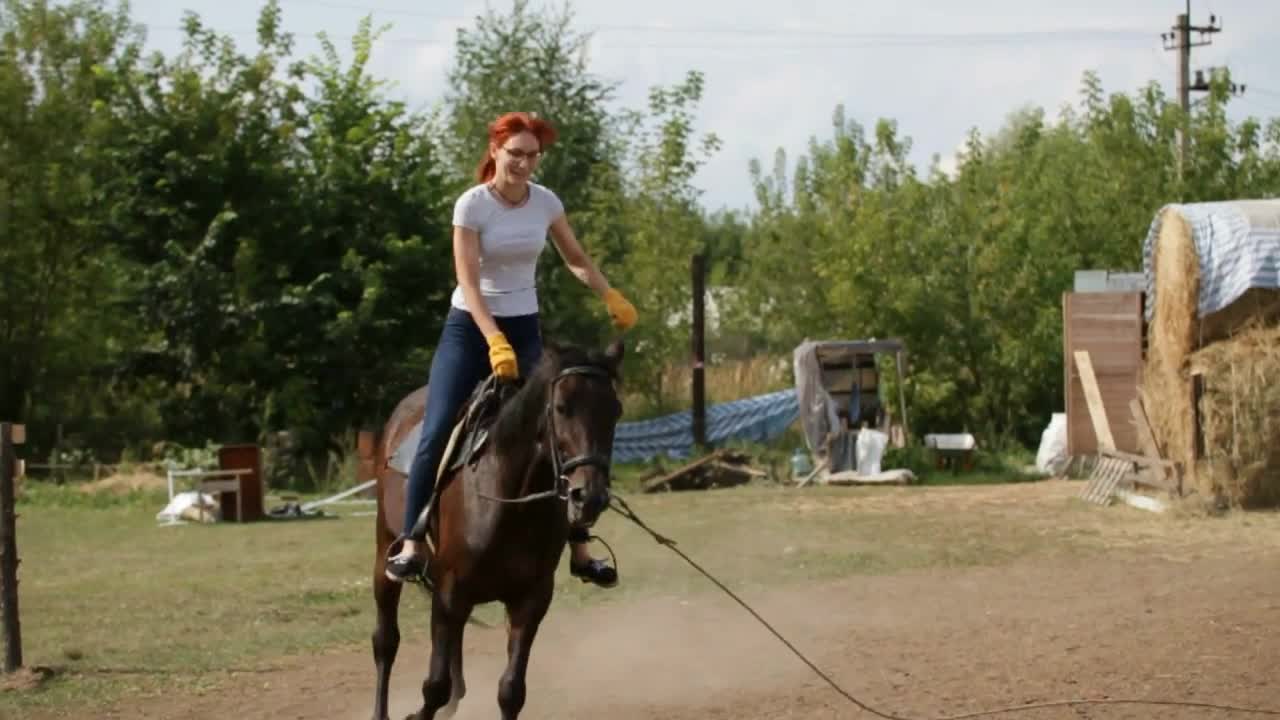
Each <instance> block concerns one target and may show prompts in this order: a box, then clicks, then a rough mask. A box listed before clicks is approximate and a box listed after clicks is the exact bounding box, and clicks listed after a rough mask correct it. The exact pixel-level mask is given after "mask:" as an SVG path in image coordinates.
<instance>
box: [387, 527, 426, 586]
mask: <svg viewBox="0 0 1280 720" xmlns="http://www.w3.org/2000/svg"><path fill="white" fill-rule="evenodd" d="M403 547H404V538H403V537H400V538H397V539H396V541H395V542H393V543H392V544H391V546H390V547H389V548H387V563H386V569H385V570H384V571H383V574H384V575H386V577H387V579H388V580H390V581H392V582H400V583H414V584H416V585H422V586H423V587H424V588H426V589H427V590H434V586H433V584H432V583H431V577H430V575H429V574H428V572H429V571H430V569H431V556H432V555H434V554H435V553H434V548H432V547H430V543H428V547H427V549H426V552H417V553H414V554H413V555H409V556H407V557H406V556H402V555H401V554H400V552H399V549H401V548H403Z"/></svg>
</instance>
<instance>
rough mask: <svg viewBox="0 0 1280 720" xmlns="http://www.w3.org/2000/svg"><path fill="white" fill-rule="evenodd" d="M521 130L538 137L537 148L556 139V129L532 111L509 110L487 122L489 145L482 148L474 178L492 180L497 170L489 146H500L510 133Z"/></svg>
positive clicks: (514, 133) (543, 148)
mask: <svg viewBox="0 0 1280 720" xmlns="http://www.w3.org/2000/svg"><path fill="white" fill-rule="evenodd" d="M523 132H527V133H532V134H533V136H534V137H535V138H537V139H538V149H539V150H545V149H546V148H548V147H550V146H551V144H552V143H554V142H555V141H556V129H555V128H554V127H552V126H551V123H549V122H547V121H546V120H543V119H542V118H540V117H536V116H535V115H533V114H532V113H527V112H509V113H507V114H506V115H502V116H501V117H499V118H498V119H497V120H494V121H493V122H491V123H489V147H486V148H485V149H484V158H483V159H482V160H481V161H480V166H479V167H477V168H476V179H478V180H479V181H480V182H482V183H483V182H489V181H490V180H492V179H493V176H494V175H495V174H496V173H497V172H498V166H497V163H496V162H494V159H493V155H492V154H491V153H490V148H491V147H492V146H494V145H496V146H498V147H501V146H502V145H504V144H506V142H507V140H508V139H509V138H511V136H512V135H519V134H520V133H523Z"/></svg>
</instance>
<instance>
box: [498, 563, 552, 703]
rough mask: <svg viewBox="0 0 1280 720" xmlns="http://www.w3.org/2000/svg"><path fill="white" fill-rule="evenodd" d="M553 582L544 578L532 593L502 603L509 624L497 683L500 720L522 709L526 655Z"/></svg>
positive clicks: (527, 659)
mask: <svg viewBox="0 0 1280 720" xmlns="http://www.w3.org/2000/svg"><path fill="white" fill-rule="evenodd" d="M553 582H554V581H553V579H552V578H551V576H548V577H547V579H546V580H545V581H544V582H543V583H542V584H541V585H540V586H539V587H537V588H536V589H535V590H534V591H533V592H531V593H529V594H528V595H525V596H524V597H522V598H517V599H515V600H510V601H506V602H505V605H506V607H507V617H508V618H509V622H510V624H509V626H508V628H507V669H506V672H504V673H503V674H502V679H501V680H500V681H499V683H498V706H499V707H500V708H502V720H516V717H517V716H519V715H520V711H521V710H522V709H523V708H524V700H525V682H524V678H525V673H526V672H527V671H528V670H529V652H530V651H531V650H532V649H533V639H534V636H536V635H537V634H538V626H539V625H540V624H541V623H542V618H543V617H545V616H546V614H547V608H549V607H551V595H552V591H553V590H554V585H553Z"/></svg>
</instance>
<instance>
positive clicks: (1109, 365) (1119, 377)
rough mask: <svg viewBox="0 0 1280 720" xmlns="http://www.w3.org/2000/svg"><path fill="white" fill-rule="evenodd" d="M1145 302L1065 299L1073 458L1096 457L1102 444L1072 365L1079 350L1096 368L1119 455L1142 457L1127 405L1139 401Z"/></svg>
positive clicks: (1109, 295)
mask: <svg viewBox="0 0 1280 720" xmlns="http://www.w3.org/2000/svg"><path fill="white" fill-rule="evenodd" d="M1142 302H1143V294H1142V293H1138V292H1096V293H1075V292H1070V293H1064V294H1063V297H1062V325H1063V328H1062V340H1063V358H1062V365H1063V375H1064V389H1065V393H1064V395H1065V405H1066V411H1067V452H1068V453H1069V454H1070V455H1072V456H1076V455H1091V454H1095V453H1097V452H1098V438H1097V436H1096V435H1095V434H1094V431H1093V423H1092V421H1091V420H1090V418H1089V406H1088V402H1087V401H1086V399H1085V392H1084V387H1083V385H1082V384H1081V382H1080V373H1079V370H1078V369H1077V367H1076V363H1075V361H1074V353H1075V352H1076V351H1077V350H1086V351H1088V353H1089V357H1090V360H1091V361H1092V363H1093V372H1094V374H1095V376H1096V378H1097V383H1098V390H1099V394H1100V395H1101V397H1102V404H1103V406H1104V407H1105V408H1106V414H1107V421H1108V423H1109V424H1110V426H1111V434H1112V437H1113V439H1114V440H1115V444H1116V449H1117V450H1122V451H1125V452H1130V453H1139V452H1141V448H1140V446H1139V444H1138V434H1137V432H1136V430H1135V428H1134V424H1133V421H1132V415H1131V412H1130V409H1129V403H1130V401H1131V400H1133V399H1134V398H1136V397H1138V386H1139V384H1140V383H1141V382H1142V355H1143V353H1142V342H1143V336H1144V330H1143V318H1142Z"/></svg>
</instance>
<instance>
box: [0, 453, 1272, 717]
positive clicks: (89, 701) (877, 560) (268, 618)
mask: <svg viewBox="0 0 1280 720" xmlns="http://www.w3.org/2000/svg"><path fill="white" fill-rule="evenodd" d="M757 450H758V454H759V456H760V458H763V460H760V459H758V460H757V462H767V461H768V460H770V459H772V460H774V461H777V460H778V459H779V458H780V457H785V453H786V450H785V447H784V446H782V445H779V446H778V447H774V448H764V449H757ZM903 459H904V460H911V459H910V458H903ZM1022 459H1024V458H1019V457H1017V456H1012V457H1009V456H995V455H993V456H990V457H984V458H980V461H979V463H978V467H976V468H975V469H974V471H973V472H971V473H960V474H957V475H954V476H953V475H951V474H950V473H949V472H945V473H938V474H929V475H926V479H927V481H926V483H925V487H919V486H916V487H905V488H832V487H808V488H804V489H797V488H788V487H783V486H780V485H776V484H772V483H769V482H767V481H763V482H758V483H754V484H752V485H748V486H743V487H739V488H733V489H725V490H715V491H709V492H685V493H662V494H654V495H640V494H638V493H636V492H635V491H634V488H635V487H636V485H637V484H638V482H639V478H640V477H642V476H643V473H644V472H646V471H647V470H650V469H651V468H648V467H646V466H642V465H637V466H629V467H623V468H619V469H618V480H617V485H618V487H619V490H620V492H622V493H623V494H624V495H625V497H626V499H627V500H628V502H630V503H631V505H632V506H633V507H634V508H635V509H636V511H637V512H638V513H640V515H641V517H643V518H644V519H645V521H646V522H648V523H649V524H650V525H651V526H653V527H654V528H655V529H656V530H658V531H659V532H662V533H664V534H666V535H669V536H670V537H672V538H674V539H676V540H677V541H678V542H679V544H680V547H681V548H682V549H683V550H684V551H685V552H687V553H689V554H690V555H692V556H693V557H694V558H695V559H696V560H697V561H698V562H699V563H701V564H703V565H704V566H705V567H706V568H707V569H708V570H709V571H711V572H712V573H714V574H715V575H716V576H717V577H718V578H720V579H721V580H723V581H724V582H726V583H727V584H729V585H730V586H731V587H733V588H734V589H735V590H738V591H741V592H744V593H748V594H749V593H751V592H759V591H762V590H764V589H771V588H777V587H780V586H787V585H792V584H798V583H806V582H812V581H818V580H824V579H833V578H842V577H848V576H857V575H876V574H889V573H899V572H906V571H912V570H925V569H930V568H957V567H959V568H964V567H974V566H980V565H998V564H1003V563H1009V562H1015V561H1022V560H1027V559H1030V558H1050V557H1061V556H1066V555H1070V556H1072V557H1080V556H1082V555H1089V554H1095V553H1105V552H1113V551H1115V550H1116V549H1117V548H1148V547H1158V548H1160V549H1161V551H1162V552H1169V553H1173V552H1177V548H1178V547H1182V546H1184V545H1185V544H1186V543H1193V542H1198V538H1201V536H1204V537H1209V536H1206V535H1204V533H1205V532H1210V531H1198V530H1194V529H1195V528H1196V527H1199V526H1198V525H1196V523H1197V522H1201V523H1203V522H1204V520H1203V519H1199V520H1195V519H1176V518H1169V517H1162V516H1155V515H1150V514H1146V513H1142V512H1141V511H1137V510H1131V509H1115V510H1112V511H1100V510H1099V509H1098V508H1096V507H1094V506H1088V505H1085V504H1084V503H1081V502H1079V501H1077V500H1075V499H1074V497H1073V496H1074V492H1075V490H1074V489H1072V490H1070V491H1064V490H1063V489H1061V487H1060V489H1059V490H1057V494H1056V495H1049V496H1045V495H1043V491H1042V489H1041V488H1040V487H1037V486H1036V484H1030V483H1023V484H1009V481H1010V480H1021V479H1022V478H1021V477H1020V476H1018V475H1016V474H1015V475H1010V474H1009V469H1010V468H1011V467H1016V466H1018V464H1019V462H1020V461H1021V460H1022ZM918 460H919V458H916V460H915V461H918ZM913 462H914V461H913ZM783 467H784V468H785V467H786V466H785V465H784V466H783ZM1001 478H1003V482H1002V483H1001V484H996V483H997V482H998V481H1000V479H1001ZM965 482H968V483H976V484H975V485H974V486H972V487H962V486H959V484H960V483H965ZM1042 485H1043V484H1042ZM1072 487H1073V488H1074V487H1076V486H1075V485H1074V484H1073V485H1072ZM1035 493H1040V494H1035ZM165 499H166V498H165V495H164V494H163V493H156V492H146V491H136V492H133V493H129V494H123V495H118V496H109V495H103V494H94V495H88V494H85V493H82V492H80V491H79V490H77V489H76V488H74V487H67V486H64V487H50V486H42V485H40V484H37V483H33V484H31V485H29V486H28V487H27V488H25V491H24V493H23V497H22V500H21V502H20V504H19V513H20V520H19V551H20V553H21V557H22V560H23V565H22V568H21V579H22V585H21V587H20V592H21V610H22V620H23V640H24V651H25V659H26V664H27V665H28V666H29V667H30V666H45V667H52V668H54V669H55V671H56V672H55V674H54V676H53V678H52V679H50V680H48V681H47V682H45V683H44V684H43V685H42V686H41V687H40V688H39V689H38V690H28V691H22V692H0V717H8V716H10V714H17V715H18V716H21V715H23V714H24V713H26V712H32V711H36V710H40V711H42V712H44V713H48V714H54V715H58V714H60V713H63V712H68V713H71V712H73V711H74V713H75V714H82V713H83V711H84V710H85V709H90V710H93V709H100V708H104V707H107V706H110V705H111V704H112V703H114V702H118V701H124V700H128V699H135V698H141V697H145V696H149V695H153V694H158V693H162V692H164V693H171V692H175V691H193V692H199V691H202V690H207V689H209V688H212V687H215V686H216V685H217V684H218V683H219V682H221V681H223V680H224V679H225V678H226V677H227V675H228V673H232V672H259V671H269V670H271V669H272V668H275V667H277V666H279V665H280V664H281V663H286V662H291V661H292V659H293V658H298V657H300V656H308V655H314V654H316V653H321V652H327V651H330V650H341V649H350V648H353V647H354V648H360V649H363V648H365V647H367V643H368V637H369V633H370V631H371V630H372V627H373V601H372V596H371V592H370V572H371V559H372V552H373V547H372V535H373V529H372V527H371V524H372V518H370V517H354V516H344V517H339V518H331V519H322V520H309V521H281V522H264V523H256V524H249V525H234V524H228V525H221V526H219V525H207V526H196V525H186V526H180V527H158V526H157V524H156V521H155V513H156V512H157V511H158V510H159V509H160V508H162V507H163V505H164V501H165ZM274 504H275V501H274V500H269V501H268V506H269V507H270V506H272V505H274ZM366 509H367V508H366ZM1245 522H1247V523H1250V524H1251V526H1250V527H1249V528H1248V530H1247V532H1248V533H1249V534H1250V535H1249V536H1250V537H1253V538H1256V539H1257V541H1258V542H1261V543H1263V544H1264V545H1265V544H1266V543H1275V542H1277V541H1280V515H1278V516H1274V517H1273V516H1253V517H1251V518H1249V519H1248V520H1247V521H1245ZM1212 527H1213V528H1216V529H1214V530H1212V531H1211V533H1217V534H1218V535H1215V536H1212V537H1211V538H1210V539H1216V540H1218V541H1221V543H1220V544H1232V543H1234V545H1233V547H1239V540H1238V536H1239V532H1238V531H1239V528H1229V527H1227V526H1225V525H1223V524H1221V523H1217V524H1214V525H1212ZM1189 528H1191V529H1189ZM1197 532H1199V533H1200V535H1197ZM597 534H599V535H601V536H603V537H604V538H605V539H606V540H607V541H608V542H609V543H610V544H611V545H612V546H613V547H614V549H615V550H616V551H617V552H618V555H619V558H618V559H619V561H620V572H621V573H622V575H623V583H622V584H621V585H620V586H619V587H617V588H615V589H613V590H610V591H607V592H605V591H600V590H598V589H595V588H591V587H589V586H585V585H583V584H582V583H579V582H576V581H572V580H571V579H570V578H569V577H568V574H567V568H565V567H564V566H563V564H562V567H561V569H560V577H559V578H558V585H557V597H556V600H555V606H554V607H555V608H557V609H559V610H560V611H564V610H566V609H568V610H572V609H573V608H576V607H583V606H586V605H590V604H605V603H618V604H625V603H629V602H632V601H635V600H639V599H642V598H645V597H652V596H659V595H662V596H671V595H677V596H689V595H693V594H702V593H709V592H714V591H715V590H714V588H713V587H712V586H711V585H710V584H709V583H708V582H707V581H706V580H705V578H703V577H701V576H700V575H698V574H697V573H696V572H695V571H694V570H693V569H691V568H689V567H688V566H686V565H684V564H683V563H682V562H681V561H680V560H679V558H677V557H675V556H674V555H673V554H671V553H670V552H669V551H668V550H667V549H665V548H663V547H661V546H659V545H658V544H656V543H655V542H654V541H653V540H652V538H650V537H649V536H648V535H646V534H645V533H644V532H643V531H642V530H640V529H639V528H637V527H636V526H634V525H631V524H629V523H627V522H626V521H625V520H624V519H623V518H621V517H620V516H618V515H617V514H615V513H609V514H607V515H606V516H605V518H604V519H602V521H601V523H600V524H599V526H598V528H597ZM597 550H598V551H600V552H603V549H602V548H599V547H597ZM402 607H403V612H404V617H405V618H407V620H406V624H405V633H406V638H409V637H411V636H413V638H414V639H413V640H406V641H412V642H425V633H424V628H425V620H423V619H424V618H425V617H426V612H427V605H426V603H425V601H424V598H423V597H422V596H421V595H420V594H419V593H417V592H413V591H411V592H407V593H406V594H405V596H404V602H403V605H402ZM477 614H478V617H479V618H480V619H482V620H484V621H486V622H489V623H500V622H501V620H502V618H501V614H500V611H499V610H498V608H496V607H485V608H481V609H480V610H479V611H478V613H477ZM415 618H416V619H417V620H415ZM90 714H93V713H90Z"/></svg>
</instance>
